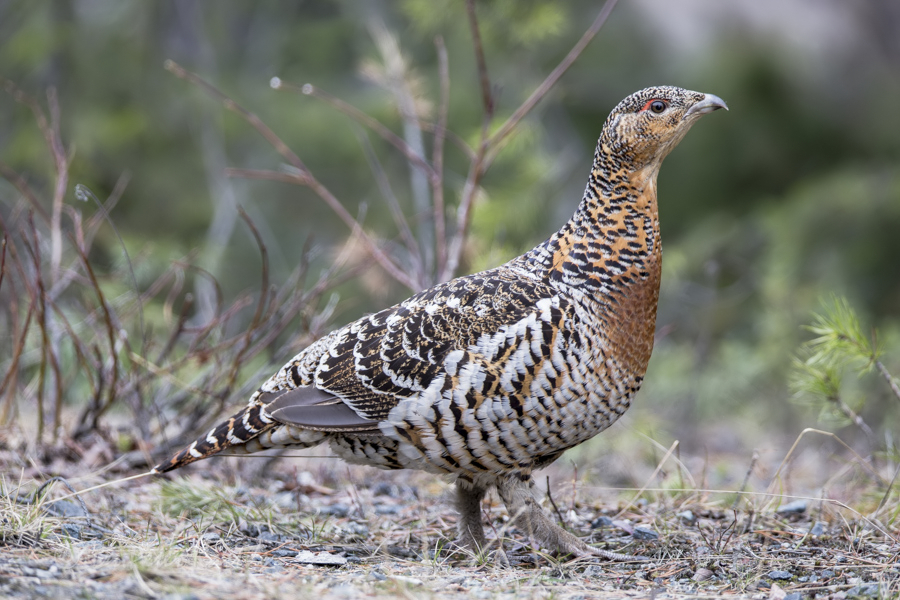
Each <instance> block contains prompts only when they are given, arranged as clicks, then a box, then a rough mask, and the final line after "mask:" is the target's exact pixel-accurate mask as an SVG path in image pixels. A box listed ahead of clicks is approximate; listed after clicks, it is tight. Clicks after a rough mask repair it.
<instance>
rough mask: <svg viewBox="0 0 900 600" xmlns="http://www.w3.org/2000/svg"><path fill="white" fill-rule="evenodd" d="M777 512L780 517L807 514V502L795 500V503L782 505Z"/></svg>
mask: <svg viewBox="0 0 900 600" xmlns="http://www.w3.org/2000/svg"><path fill="white" fill-rule="evenodd" d="M775 512H776V513H778V514H779V515H788V514H799V513H802V512H806V500H794V501H793V502H788V503H787V504H783V505H781V506H780V507H779V508H778V510H776V511H775Z"/></svg>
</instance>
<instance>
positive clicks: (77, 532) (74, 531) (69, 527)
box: [62, 523, 82, 540]
mask: <svg viewBox="0 0 900 600" xmlns="http://www.w3.org/2000/svg"><path fill="white" fill-rule="evenodd" d="M62 530H63V532H64V533H65V534H66V535H67V536H69V537H70V538H72V539H74V540H80V539H81V531H82V528H81V526H80V525H76V524H74V523H63V525H62Z"/></svg>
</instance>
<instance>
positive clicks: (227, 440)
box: [152, 403, 275, 473]
mask: <svg viewBox="0 0 900 600" xmlns="http://www.w3.org/2000/svg"><path fill="white" fill-rule="evenodd" d="M263 411H264V408H263V405H262V404H257V403H254V404H250V405H249V406H247V407H245V408H244V409H242V410H241V411H240V412H238V413H237V414H235V415H234V416H232V417H231V418H229V419H228V420H227V421H224V422H223V423H220V424H219V425H217V426H216V427H214V428H213V429H212V430H210V432H209V433H207V434H206V435H205V436H203V437H200V438H197V439H196V440H195V441H194V442H193V443H191V445H190V446H188V447H187V448H185V449H184V450H182V451H181V452H178V453H177V454H175V455H174V456H173V457H172V458H170V459H169V460H166V461H164V462H161V463H159V464H158V465H156V466H155V467H153V471H152V472H153V473H165V472H167V471H172V470H175V469H178V468H179V467H183V466H184V465H188V464H190V463H192V462H194V461H196V460H201V459H204V458H207V457H209V456H212V455H214V454H218V453H219V452H222V451H223V450H225V449H227V448H233V449H234V450H237V451H238V452H240V450H239V449H240V448H244V447H245V446H244V445H245V444H246V443H247V442H249V441H251V440H253V439H254V438H256V437H257V436H259V435H260V434H261V433H263V432H264V431H266V430H268V429H270V428H271V427H272V426H273V425H274V424H275V422H274V421H273V420H272V419H271V418H269V417H268V416H267V415H266V414H265V413H264V412H263Z"/></svg>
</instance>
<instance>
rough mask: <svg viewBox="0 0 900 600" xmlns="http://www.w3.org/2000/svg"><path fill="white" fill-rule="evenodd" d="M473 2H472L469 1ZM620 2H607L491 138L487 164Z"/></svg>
mask: <svg viewBox="0 0 900 600" xmlns="http://www.w3.org/2000/svg"><path fill="white" fill-rule="evenodd" d="M469 1H470V2H471V0H469ZM617 2H618V0H606V4H604V5H603V8H601V9H600V13H599V14H598V15H597V18H596V19H594V22H593V23H592V24H591V26H590V27H589V28H588V30H587V31H585V32H584V35H582V36H581V39H580V40H578V43H577V44H575V46H573V47H572V49H571V50H570V51H569V53H568V54H567V55H566V57H565V58H564V59H563V60H562V62H560V63H559V65H557V66H556V68H555V69H553V71H551V72H550V74H549V75H548V76H547V78H546V79H545V80H544V81H543V82H542V83H541V85H539V86H538V88H537V89H536V90H534V91H533V92H532V93H531V95H530V96H529V97H528V99H527V100H525V102H523V103H522V105H521V106H520V107H519V108H517V109H516V112H514V113H513V114H512V116H510V117H509V118H508V119H507V120H506V122H505V123H504V124H503V125H501V126H500V128H499V129H498V130H497V131H496V132H495V133H494V135H492V136H491V139H490V140H489V142H488V143H489V145H490V146H491V152H490V154H489V155H488V160H487V163H488V164H490V163H491V162H493V160H494V158H495V156H496V154H497V151H498V150H499V147H500V144H501V142H503V140H505V139H506V137H507V136H508V135H509V134H510V133H512V131H513V129H515V127H516V125H518V124H519V121H521V120H522V119H523V118H524V117H525V115H527V114H528V113H529V112H531V109H533V108H534V107H535V105H537V103H538V102H540V101H541V99H543V97H544V96H546V95H547V93H548V92H549V91H550V90H551V89H553V86H554V85H556V82H557V81H559V78H560V77H562V75H563V73H565V72H566V71H567V70H568V69H569V67H571V66H572V63H574V62H575V61H576V60H577V59H578V57H579V56H581V53H582V52H584V49H585V48H587V46H588V44H590V43H591V40H593V39H594V36H596V35H597V32H599V31H600V28H601V27H603V24H604V23H606V20H607V19H608V18H609V15H610V13H612V10H613V8H615V6H616V3H617Z"/></svg>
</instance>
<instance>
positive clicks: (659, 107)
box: [650, 100, 667, 114]
mask: <svg viewBox="0 0 900 600" xmlns="http://www.w3.org/2000/svg"><path fill="white" fill-rule="evenodd" d="M666 106H667V105H666V103H665V102H663V101H662V100H654V101H653V102H651V103H650V110H652V111H653V112H655V113H656V114H659V113H661V112H662V111H664V110H666Z"/></svg>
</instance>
